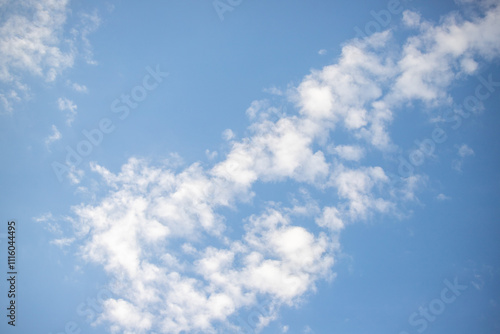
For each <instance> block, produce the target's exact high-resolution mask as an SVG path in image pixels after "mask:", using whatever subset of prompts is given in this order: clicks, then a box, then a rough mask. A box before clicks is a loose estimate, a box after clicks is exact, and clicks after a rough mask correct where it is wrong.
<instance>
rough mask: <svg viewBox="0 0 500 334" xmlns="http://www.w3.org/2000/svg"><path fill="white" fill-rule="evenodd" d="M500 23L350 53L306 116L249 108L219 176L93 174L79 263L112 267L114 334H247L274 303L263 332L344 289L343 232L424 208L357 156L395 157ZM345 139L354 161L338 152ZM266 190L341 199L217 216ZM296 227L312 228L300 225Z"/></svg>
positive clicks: (199, 170)
mask: <svg viewBox="0 0 500 334" xmlns="http://www.w3.org/2000/svg"><path fill="white" fill-rule="evenodd" d="M499 19H500V8H499V6H498V2H495V3H494V4H491V2H490V5H489V6H488V7H486V9H485V11H484V15H481V16H477V17H474V18H472V19H470V20H465V19H463V18H461V17H460V16H458V14H453V15H449V16H447V17H446V18H444V20H442V21H441V22H442V23H440V25H433V24H431V23H429V22H426V21H424V20H422V19H421V18H420V17H419V15H418V14H417V13H413V12H405V13H404V16H403V23H404V24H405V25H406V26H407V27H408V29H412V30H411V31H413V32H414V33H413V35H412V36H410V37H408V38H407V39H406V41H405V43H404V44H403V45H402V46H401V47H398V45H397V44H396V43H395V41H394V39H393V38H392V36H391V32H390V31H386V32H383V33H378V34H375V35H373V36H371V37H368V38H366V39H363V40H357V39H356V40H352V41H350V42H348V43H347V44H346V45H345V46H344V47H343V49H342V55H341V57H340V58H339V61H338V62H337V63H336V64H332V65H329V66H325V67H324V68H322V69H321V70H315V71H312V72H311V74H309V75H307V76H306V77H305V78H304V79H303V80H302V82H301V83H300V84H299V85H298V86H297V87H296V88H294V89H292V90H290V91H289V93H288V97H289V99H290V100H291V101H292V103H293V104H294V106H295V107H296V109H297V113H294V114H287V113H284V112H280V111H279V110H278V109H277V108H274V107H271V106H269V103H268V102H266V101H257V102H254V103H252V107H251V110H250V112H249V114H250V116H251V117H252V119H253V122H252V124H251V125H250V127H249V131H250V135H249V136H248V137H246V138H244V139H242V140H239V141H233V142H232V146H231V149H230V151H229V153H228V154H227V156H226V157H225V159H223V160H222V161H220V162H218V163H217V164H215V165H214V166H213V167H211V168H209V169H206V168H203V167H202V166H201V165H200V164H199V163H194V164H192V165H191V166H189V167H187V168H186V169H184V170H182V171H180V172H175V171H172V170H170V169H169V168H168V167H167V166H153V165H151V164H149V163H148V162H147V161H144V160H141V159H138V158H131V159H130V160H129V161H128V162H127V163H126V164H125V165H123V166H122V168H121V171H120V172H119V173H117V174H114V173H111V172H110V171H108V170H107V169H106V168H104V167H103V166H99V165H97V164H91V169H92V170H93V171H94V172H96V173H98V174H99V175H100V177H102V179H103V180H104V181H105V183H106V186H107V188H109V192H108V193H107V195H106V196H105V197H104V198H102V199H101V200H99V201H98V202H97V203H96V204H81V205H78V206H76V207H74V208H73V210H74V216H75V217H74V220H73V224H74V228H75V231H76V236H77V240H78V241H77V242H79V243H80V245H81V246H80V255H81V256H82V257H83V258H84V259H86V260H87V261H89V262H93V263H97V264H99V265H102V266H103V268H104V270H105V271H106V272H107V274H108V275H109V278H110V285H111V288H112V290H113V292H114V294H115V296H118V297H115V298H110V299H108V300H106V301H105V303H104V312H103V314H102V315H101V317H100V319H99V320H98V322H99V323H106V324H107V325H109V327H110V329H111V331H112V332H114V333H149V332H159V333H180V332H183V331H184V332H203V333H216V332H220V330H216V328H226V329H228V330H232V331H240V332H241V331H242V330H243V327H241V324H239V325H236V324H235V323H234V321H233V320H234V318H233V317H234V315H236V314H238V312H239V311H240V310H242V309H244V308H245V307H250V306H252V305H256V304H259V303H262V300H267V301H268V302H267V303H266V304H265V305H266V306H265V307H266V308H267V309H268V313H267V314H268V316H261V317H260V318H259V324H258V325H257V327H258V328H261V327H262V326H265V325H266V324H267V323H268V322H269V321H271V320H272V319H274V318H275V317H276V315H277V312H278V310H279V307H280V306H282V305H295V304H296V303H298V302H299V301H300V299H301V298H302V297H303V296H304V294H305V293H307V292H308V291H314V289H315V283H316V282H317V281H318V280H319V279H329V278H332V277H334V274H333V273H332V266H333V264H334V259H335V254H336V252H337V251H338V250H339V247H340V245H339V243H338V234H339V232H340V231H341V230H342V229H343V228H344V227H345V225H346V224H348V223H352V222H355V221H359V220H363V219H366V218H368V217H370V216H372V215H374V214H380V213H381V214H391V213H396V212H397V206H398V204H399V203H400V202H401V201H403V200H405V199H413V198H415V196H414V194H413V191H414V185H415V183H416V180H415V178H408V179H407V180H406V181H407V184H406V185H403V186H402V187H401V188H395V186H394V185H393V184H391V183H390V180H389V177H388V176H387V174H386V172H385V171H384V170H383V169H382V168H381V167H379V166H361V165H360V163H361V162H362V161H363V160H362V159H363V154H362V153H359V152H363V151H361V150H362V149H361V148H360V147H362V146H365V148H363V150H364V149H370V150H376V151H379V152H381V153H384V154H388V153H389V154H390V153H391V152H393V151H394V149H395V148H396V147H397V146H396V144H394V143H393V142H392V140H391V137H390V134H389V127H390V124H391V122H392V120H393V119H394V117H395V112H397V111H398V110H401V109H402V108H404V106H405V105H406V104H408V103H411V102H415V101H421V102H423V103H425V104H426V105H427V106H429V108H432V107H434V106H437V105H441V104H446V105H448V104H450V103H451V97H450V95H449V92H448V89H449V87H450V85H451V84H452V82H453V81H454V80H457V79H458V78H461V77H463V76H464V75H470V74H472V73H474V72H475V70H476V68H477V67H478V61H480V60H481V59H486V60H491V59H493V58H497V57H498V55H499V53H500V49H499V46H500V33H499V32H500V31H499V30H500V28H499V26H498V24H496V23H495V22H499ZM339 128H341V129H342V130H343V131H347V132H348V133H349V134H350V135H351V138H352V140H353V143H352V147H358V149H357V150H356V149H346V148H345V146H335V145H334V144H332V140H331V136H332V135H333V134H334V133H335V131H336V130H338V129H339ZM332 145H333V146H332ZM328 148H330V149H328ZM328 151H330V152H333V153H335V154H336V155H331V154H330V155H329V153H328ZM325 152H326V153H325ZM338 152H342V153H340V154H339V153H338ZM353 152H358V153H353ZM257 182H291V183H293V184H295V185H297V186H298V187H305V188H311V189H319V190H321V191H329V192H331V193H332V194H334V195H335V196H333V195H332V200H331V201H330V202H329V203H325V204H323V203H322V204H321V205H320V204H319V201H316V200H311V201H310V203H309V204H308V205H304V206H298V205H295V206H292V207H290V208H284V207H280V206H276V205H274V206H273V205H269V207H267V208H266V209H265V210H264V211H263V212H260V213H255V214H253V215H251V216H250V217H248V218H247V219H245V220H243V221H242V222H234V221H231V222H227V221H225V218H224V216H223V215H222V214H221V213H220V212H221V209H222V208H224V207H236V206H237V205H238V203H241V202H244V201H248V200H249V199H251V198H252V197H253V196H255V193H254V189H253V188H254V187H253V186H254V185H255V184H256V183H257ZM402 195H404V196H402ZM300 215H303V216H304V215H305V216H306V218H307V219H306V221H307V222H308V223H299V221H303V219H295V218H297V217H299V216H300ZM228 226H242V232H241V235H240V236H238V237H234V236H230V233H228V231H227V227H228ZM258 328H257V329H258Z"/></svg>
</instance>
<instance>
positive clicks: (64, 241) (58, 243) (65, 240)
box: [50, 238, 75, 248]
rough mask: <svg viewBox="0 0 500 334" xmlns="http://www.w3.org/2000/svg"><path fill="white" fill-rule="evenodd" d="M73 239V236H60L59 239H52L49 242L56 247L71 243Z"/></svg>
mask: <svg viewBox="0 0 500 334" xmlns="http://www.w3.org/2000/svg"><path fill="white" fill-rule="evenodd" d="M74 241H75V238H61V239H54V240H52V241H51V242H50V243H51V244H52V245H56V246H58V247H61V248H64V247H67V246H69V245H71V244H72V243H73V242H74Z"/></svg>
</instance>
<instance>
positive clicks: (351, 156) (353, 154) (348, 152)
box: [332, 145, 365, 161]
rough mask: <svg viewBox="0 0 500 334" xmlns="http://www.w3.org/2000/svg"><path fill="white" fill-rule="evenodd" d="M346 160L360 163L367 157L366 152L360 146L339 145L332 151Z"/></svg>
mask: <svg viewBox="0 0 500 334" xmlns="http://www.w3.org/2000/svg"><path fill="white" fill-rule="evenodd" d="M332 151H333V152H334V153H336V154H337V155H338V156H339V157H340V158H342V159H344V160H351V161H359V160H361V158H363V156H364V155H365V151H364V149H363V148H362V147H360V146H351V145H339V146H336V147H335V148H333V150H332Z"/></svg>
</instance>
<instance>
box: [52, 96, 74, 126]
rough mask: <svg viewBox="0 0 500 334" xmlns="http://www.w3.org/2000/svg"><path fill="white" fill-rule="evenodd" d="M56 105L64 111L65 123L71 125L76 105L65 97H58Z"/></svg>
mask: <svg viewBox="0 0 500 334" xmlns="http://www.w3.org/2000/svg"><path fill="white" fill-rule="evenodd" d="M57 106H58V108H59V110H61V111H65V112H66V124H67V125H68V126H71V124H72V123H73V121H74V120H75V117H76V110H77V109H78V107H77V105H76V104H75V103H74V102H73V101H71V100H70V99H67V98H65V97H60V98H59V99H57Z"/></svg>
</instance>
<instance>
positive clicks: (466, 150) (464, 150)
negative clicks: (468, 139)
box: [452, 144, 474, 172]
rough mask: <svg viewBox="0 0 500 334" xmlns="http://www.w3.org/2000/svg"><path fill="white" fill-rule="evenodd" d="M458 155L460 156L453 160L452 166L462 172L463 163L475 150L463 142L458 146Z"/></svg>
mask: <svg viewBox="0 0 500 334" xmlns="http://www.w3.org/2000/svg"><path fill="white" fill-rule="evenodd" d="M457 155H458V158H457V159H455V160H453V162H452V168H453V169H454V170H456V171H457V172H462V165H463V164H464V161H465V158H466V157H468V156H472V155H474V150H473V149H471V148H470V147H469V146H467V145H466V144H462V145H461V146H460V147H458V150H457Z"/></svg>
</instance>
